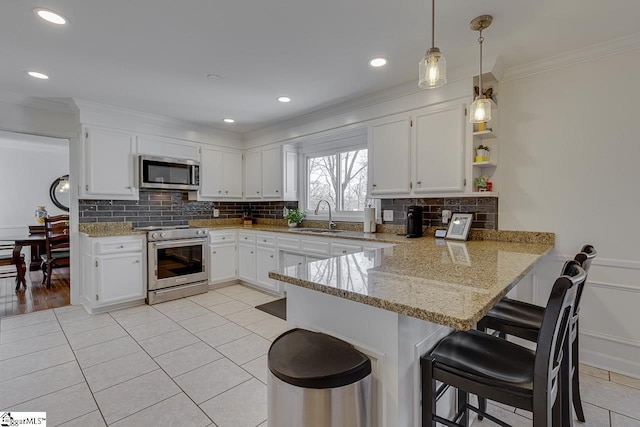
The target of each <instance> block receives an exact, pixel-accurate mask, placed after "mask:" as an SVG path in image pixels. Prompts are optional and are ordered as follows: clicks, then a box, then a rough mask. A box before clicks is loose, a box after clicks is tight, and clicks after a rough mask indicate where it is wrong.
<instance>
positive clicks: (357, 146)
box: [298, 129, 369, 221]
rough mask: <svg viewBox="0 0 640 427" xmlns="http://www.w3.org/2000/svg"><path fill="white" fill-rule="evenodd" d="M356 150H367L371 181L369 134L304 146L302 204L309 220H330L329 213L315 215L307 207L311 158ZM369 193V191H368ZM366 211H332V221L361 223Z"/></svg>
mask: <svg viewBox="0 0 640 427" xmlns="http://www.w3.org/2000/svg"><path fill="white" fill-rule="evenodd" d="M355 150H367V180H368V179H369V171H368V168H369V145H368V141H367V132H366V129H364V131H362V130H359V131H358V132H356V133H355V134H354V133H350V134H349V135H342V136H339V135H336V136H333V137H331V138H330V139H329V140H327V141H325V142H322V143H317V142H316V143H315V144H309V145H303V146H302V147H301V150H300V154H301V157H302V159H301V162H302V165H301V166H302V167H301V172H302V183H303V186H302V192H301V193H302V194H301V198H300V202H298V204H299V205H300V203H302V204H303V209H304V212H305V214H306V216H305V217H306V218H307V219H311V220H328V219H329V215H328V213H322V214H321V213H319V214H318V215H315V214H314V213H313V212H314V211H313V209H311V210H309V209H308V207H307V198H308V195H309V158H311V157H322V156H330V155H340V154H341V153H346V152H349V151H355ZM340 169H341V168H340V167H338V174H339V175H340V173H341V171H340ZM367 191H368V190H367ZM363 212H364V211H337V212H336V211H334V210H333V209H332V210H331V219H333V220H336V221H356V220H357V221H359V220H362V216H363V215H364V213H363Z"/></svg>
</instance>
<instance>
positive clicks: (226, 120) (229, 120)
mask: <svg viewBox="0 0 640 427" xmlns="http://www.w3.org/2000/svg"><path fill="white" fill-rule="evenodd" d="M222 121H223V122H225V123H235V122H236V121H235V120H233V119H222Z"/></svg>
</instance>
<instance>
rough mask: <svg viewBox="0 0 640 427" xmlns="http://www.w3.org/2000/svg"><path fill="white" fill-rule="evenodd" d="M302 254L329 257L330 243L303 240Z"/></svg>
mask: <svg viewBox="0 0 640 427" xmlns="http://www.w3.org/2000/svg"><path fill="white" fill-rule="evenodd" d="M301 243H302V252H305V253H312V254H323V255H329V242H318V241H316V240H302V242H301Z"/></svg>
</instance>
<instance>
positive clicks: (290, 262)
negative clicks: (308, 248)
mask: <svg viewBox="0 0 640 427" xmlns="http://www.w3.org/2000/svg"><path fill="white" fill-rule="evenodd" d="M305 262H306V259H305V256H304V255H301V254H292V253H290V252H282V256H281V257H280V266H281V267H293V266H296V265H303V264H304V263H305Z"/></svg>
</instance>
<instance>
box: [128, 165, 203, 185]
mask: <svg viewBox="0 0 640 427" xmlns="http://www.w3.org/2000/svg"><path fill="white" fill-rule="evenodd" d="M140 188H158V189H164V190H183V191H196V190H199V189H200V163H199V162H198V161H196V160H186V159H171V158H167V157H155V156H140Z"/></svg>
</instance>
